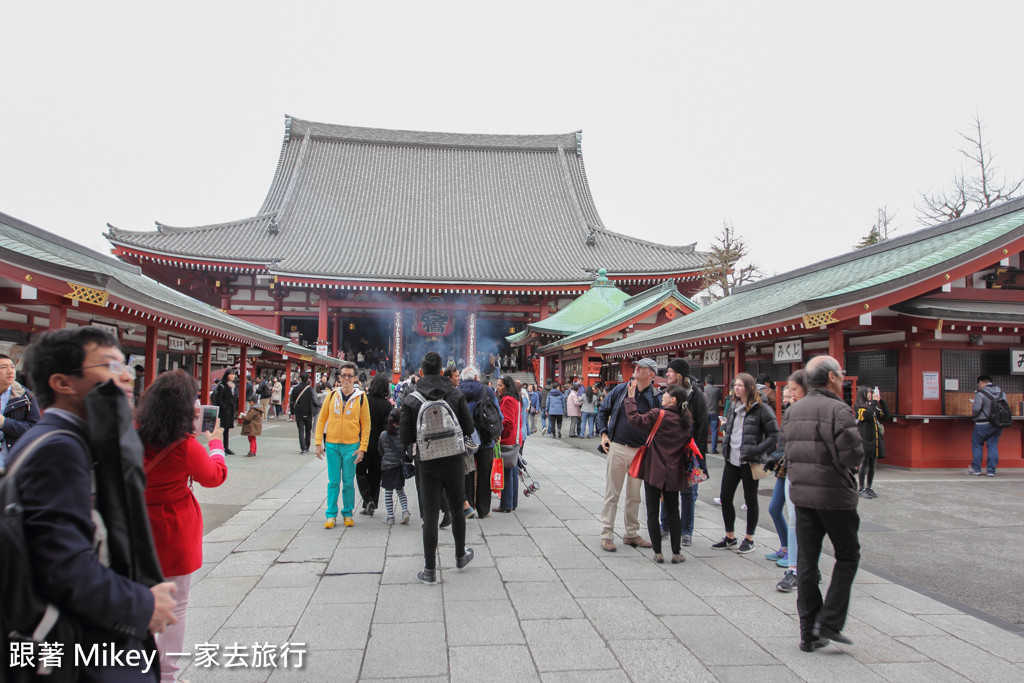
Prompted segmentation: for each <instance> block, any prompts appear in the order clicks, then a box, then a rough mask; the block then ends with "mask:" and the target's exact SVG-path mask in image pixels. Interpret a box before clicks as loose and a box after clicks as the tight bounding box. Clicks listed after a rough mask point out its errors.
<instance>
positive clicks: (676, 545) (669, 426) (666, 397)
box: [625, 380, 693, 564]
mask: <svg viewBox="0 0 1024 683" xmlns="http://www.w3.org/2000/svg"><path fill="white" fill-rule="evenodd" d="M688 395H689V392H687V390H686V389H685V388H683V387H681V386H672V387H669V388H668V389H667V390H666V391H664V392H663V393H662V394H661V406H662V410H658V409H656V408H652V409H651V410H649V411H647V412H646V413H638V412H637V410H636V380H630V382H629V386H628V387H627V389H626V402H625V406H626V419H628V420H629V423H630V424H631V425H633V426H634V427H636V428H638V429H643V430H645V431H648V432H649V431H651V430H652V429H654V423H655V422H656V421H657V419H658V416H659V414H662V415H663V416H662V419H661V424H660V425H658V431H657V432H655V434H654V438H653V439H652V440H651V445H650V447H649V448H648V449H647V452H646V454H645V455H644V459H643V462H642V464H641V465H640V479H643V481H644V496H645V497H646V499H647V530H648V531H649V532H650V534H651V545H652V546H653V548H654V561H655V562H658V563H661V562H664V561H665V558H664V556H663V555H662V554H661V526H660V523H661V520H660V513H661V505H660V503H661V500H662V498H664V502H665V513H666V515H667V516H668V533H669V538H670V539H671V541H672V564H678V563H680V562H683V561H684V560H685V559H686V558H685V557H683V555H682V552H681V548H680V536H681V534H682V522H681V521H680V519H679V492H680V491H684V490H686V489H687V488H688V487H689V482H688V481H687V475H688V474H689V472H690V469H691V456H690V439H691V437H692V433H693V432H692V428H693V421H692V418H691V417H690V411H689V409H687V408H685V407H684V405H685V404H686V400H687V398H688ZM663 494H664V495H663Z"/></svg>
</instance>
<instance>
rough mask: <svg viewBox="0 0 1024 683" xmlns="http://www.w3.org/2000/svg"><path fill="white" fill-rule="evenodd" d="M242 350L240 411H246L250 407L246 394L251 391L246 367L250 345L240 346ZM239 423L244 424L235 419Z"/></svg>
mask: <svg viewBox="0 0 1024 683" xmlns="http://www.w3.org/2000/svg"><path fill="white" fill-rule="evenodd" d="M240 348H241V350H242V352H241V353H240V354H239V355H238V412H239V413H244V412H245V409H246V408H247V407H248V406H246V405H245V395H246V394H248V393H249V385H248V380H247V379H246V377H247V374H246V368H245V366H246V365H248V362H249V347H248V346H245V345H244V344H243V345H242V346H241V347H240ZM235 422H236V423H237V424H242V423H241V421H240V420H237V419H236V420H235Z"/></svg>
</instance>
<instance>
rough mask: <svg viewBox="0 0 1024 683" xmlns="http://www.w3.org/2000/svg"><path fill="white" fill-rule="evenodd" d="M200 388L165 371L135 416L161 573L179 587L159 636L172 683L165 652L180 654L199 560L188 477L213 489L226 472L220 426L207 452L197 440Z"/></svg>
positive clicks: (198, 518)
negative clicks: (169, 623)
mask: <svg viewBox="0 0 1024 683" xmlns="http://www.w3.org/2000/svg"><path fill="white" fill-rule="evenodd" d="M198 392H199V384H198V383H197V382H196V381H195V380H194V379H193V378H192V377H191V376H190V375H189V374H188V373H186V372H184V371H183V370H174V371H171V372H165V373H163V374H162V375H160V376H159V377H157V378H156V381H155V382H153V384H152V385H151V386H150V387H149V388H148V389H147V390H146V393H145V394H143V395H142V401H141V403H140V404H139V408H138V411H137V412H136V414H135V419H136V421H137V423H138V432H139V437H140V438H141V439H142V443H143V444H145V446H146V455H145V459H144V462H145V471H146V507H147V510H148V512H149V525H150V528H151V529H152V530H153V542H154V545H156V552H157V555H158V556H159V558H160V567H161V569H162V570H163V573H164V576H165V577H166V578H167V580H168V581H173V582H174V583H175V584H176V585H177V587H178V588H177V590H176V591H175V593H174V599H175V600H177V601H178V606H177V607H176V608H175V610H174V615H175V616H176V617H177V618H178V623H177V624H175V625H173V626H169V627H167V630H166V631H164V632H163V633H162V634H160V635H158V636H157V648H158V649H159V651H160V680H161V681H162V682H164V683H171V682H173V681H174V680H175V677H176V675H177V673H178V668H179V667H178V658H177V657H176V656H166V655H165V653H168V652H182V646H183V645H184V640H185V608H186V607H187V606H188V594H189V589H190V588H191V586H192V573H193V572H195V571H196V570H197V569H199V567H201V566H202V564H203V513H202V511H201V510H200V509H199V501H197V500H196V498H195V496H194V495H192V488H191V480H195V481H197V482H198V483H199V484H200V485H202V486H208V487H214V486H220V485H221V484H223V483H224V480H225V479H226V478H227V476H228V468H227V465H225V464H224V445H223V443H222V442H221V437H222V435H223V430H222V429H221V426H220V424H218V425H217V426H216V428H215V429H214V430H213V431H212V432H205V433H204V434H203V440H204V441H206V442H207V444H208V446H209V449H210V452H209V453H207V450H206V448H204V447H203V446H202V445H201V444H200V443H199V441H198V440H197V439H196V436H195V429H196V427H195V420H196V418H197V417H198V416H199V412H198V411H199V407H198V403H199V402H198V401H197V400H196V395H197V394H198Z"/></svg>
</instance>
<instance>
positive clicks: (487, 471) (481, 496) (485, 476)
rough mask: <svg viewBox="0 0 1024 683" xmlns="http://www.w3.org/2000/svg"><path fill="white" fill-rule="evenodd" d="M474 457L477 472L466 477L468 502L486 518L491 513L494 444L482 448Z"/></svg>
mask: <svg viewBox="0 0 1024 683" xmlns="http://www.w3.org/2000/svg"><path fill="white" fill-rule="evenodd" d="M474 457H475V458H476V472H470V473H469V474H467V475H466V500H468V501H469V504H470V505H472V506H473V507H475V508H476V510H477V513H479V515H480V516H481V517H485V516H487V515H488V514H489V513H490V511H491V461H493V460H494V444H491V445H490V446H481V447H480V449H479V450H478V451H477V452H476V456H474ZM474 481H475V485H474Z"/></svg>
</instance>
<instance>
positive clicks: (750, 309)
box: [597, 199, 1024, 468]
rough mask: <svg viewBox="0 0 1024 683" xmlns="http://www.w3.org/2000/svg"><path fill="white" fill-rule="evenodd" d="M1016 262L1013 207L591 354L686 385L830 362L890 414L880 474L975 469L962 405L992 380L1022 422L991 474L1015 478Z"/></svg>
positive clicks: (1006, 437) (800, 273)
mask: <svg viewBox="0 0 1024 683" xmlns="http://www.w3.org/2000/svg"><path fill="white" fill-rule="evenodd" d="M1022 250H1024V199H1016V200H1013V201H1009V202H1006V203H1004V204H1001V205H998V206H996V207H994V208H991V209H987V210H985V211H979V212H978V213H974V214H971V215H968V216H964V217H961V218H959V219H957V220H953V221H949V222H947V223H942V224H940V225H936V226H933V227H930V228H925V229H923V230H918V231H916V232H913V233H908V234H905V235H901V236H899V237H897V238H895V239H890V240H885V241H883V242H879V243H878V244H873V245H871V246H869V247H866V248H864V249H860V250H856V251H852V252H850V253H848V254H844V255H842V256H837V257H835V258H832V259H829V260H827V261H822V262H820V263H815V264H813V265H810V266H807V267H805V268H800V269H798V270H794V271H791V272H788V273H783V274H781V275H776V276H775V277H772V278H768V279H766V280H762V281H759V282H755V283H753V284H749V285H744V286H743V287H740V288H737V289H736V290H735V291H734V292H733V294H732V295H731V296H729V297H726V298H724V299H722V300H720V301H716V302H714V303H712V304H710V305H708V306H706V307H704V308H701V309H700V310H698V311H696V312H694V313H692V314H690V315H687V316H685V317H683V318H679V319H676V320H673V321H671V322H668V323H666V324H664V325H661V326H658V327H657V328H656V329H650V330H644V331H640V332H637V333H636V334H633V335H630V336H628V337H626V338H625V339H620V340H618V341H615V342H612V343H609V344H605V345H603V346H599V347H598V348H597V351H598V352H600V353H601V354H602V355H603V356H604V358H605V359H606V360H614V361H617V362H620V363H623V362H626V363H629V362H631V361H632V360H635V359H637V358H640V357H642V356H655V357H656V356H659V355H661V356H665V357H667V356H669V355H673V356H674V355H680V356H684V357H686V358H688V359H689V361H690V367H691V368H692V372H693V374H695V375H700V376H701V377H702V378H703V377H707V376H710V377H711V378H712V381H713V382H715V383H716V384H726V385H728V384H729V383H731V381H732V378H733V377H735V376H736V375H737V374H738V373H740V372H748V373H750V374H752V375H755V376H756V375H758V374H762V373H763V374H767V375H769V376H770V377H771V378H773V379H774V380H775V381H776V382H782V381H785V379H786V378H787V377H788V376H789V374H790V373H792V372H793V371H795V370H797V369H799V368H801V367H803V366H804V364H805V363H806V362H807V361H808V360H809V359H810V358H811V357H813V356H815V355H819V354H826V353H827V354H829V355H831V356H833V357H835V358H836V359H838V360H839V362H840V363H842V364H843V368H844V369H845V371H846V376H847V380H848V384H849V388H848V392H847V393H848V394H849V393H852V391H854V390H855V389H856V387H857V386H858V385H865V384H866V385H868V386H871V387H878V388H879V391H880V392H881V394H882V396H883V398H884V399H885V401H886V403H887V404H888V406H889V410H890V412H891V413H892V414H893V418H892V421H891V423H890V424H887V425H886V426H885V442H886V451H887V454H888V455H887V459H886V461H885V462H886V464H889V465H896V466H903V467H925V468H930V467H949V468H954V467H959V468H962V467H965V466H966V465H968V464H969V463H970V455H971V433H972V430H973V427H974V424H973V422H972V419H971V402H972V400H973V399H974V392H975V389H976V380H977V378H978V377H979V376H980V375H989V376H991V377H992V379H993V380H994V382H995V384H996V385H997V386H999V387H1000V388H1002V389H1003V391H1005V392H1006V395H1007V397H1008V399H1009V403H1010V406H1011V409H1012V411H1013V414H1014V415H1017V416H1018V417H1015V418H1014V419H1013V425H1012V426H1011V427H1008V428H1006V429H1004V430H1003V434H1002V437H1001V438H1000V440H999V467H1024V429H1022V428H1024V417H1020V416H1021V415H1022V413H1024V410H1022V405H1024V404H1022V401H1024V273H1022V270H1021V267H1022V264H1021V251H1022ZM847 398H849V396H847ZM780 403H781V402H780Z"/></svg>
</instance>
